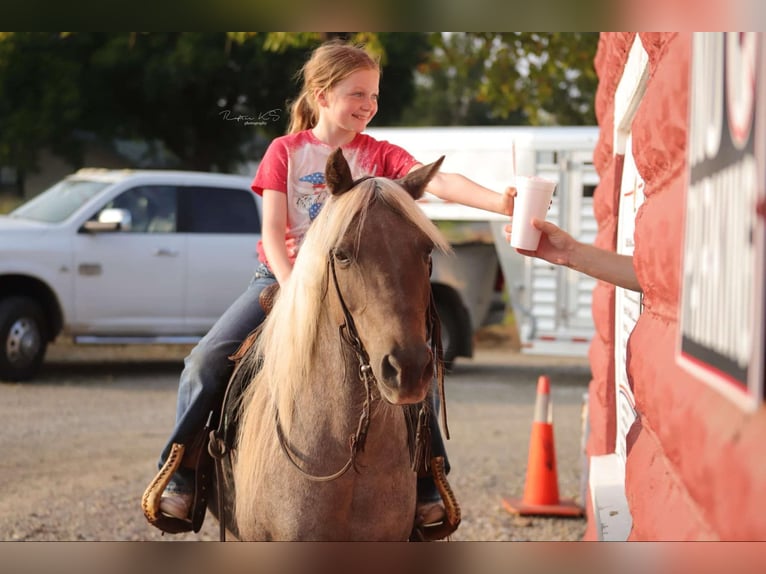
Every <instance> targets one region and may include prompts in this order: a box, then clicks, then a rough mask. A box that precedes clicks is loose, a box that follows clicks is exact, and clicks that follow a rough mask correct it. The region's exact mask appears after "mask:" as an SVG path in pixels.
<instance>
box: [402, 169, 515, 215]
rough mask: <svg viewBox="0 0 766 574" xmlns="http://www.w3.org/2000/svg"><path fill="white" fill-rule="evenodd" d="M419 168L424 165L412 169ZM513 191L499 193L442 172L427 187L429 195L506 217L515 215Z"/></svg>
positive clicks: (458, 175) (453, 174) (509, 188)
mask: <svg viewBox="0 0 766 574" xmlns="http://www.w3.org/2000/svg"><path fill="white" fill-rule="evenodd" d="M419 167H422V164H415V166H413V168H412V169H413V170H414V169H417V168H419ZM410 171H412V170H410ZM511 189H513V188H511V187H508V188H506V189H505V190H504V191H503V193H497V192H495V191H492V190H491V189H489V188H487V187H484V186H482V185H479V184H478V183H476V182H475V181H471V180H470V179H468V178H467V177H465V176H463V175H460V174H458V173H444V172H441V171H440V172H437V173H436V175H435V176H434V177H433V179H431V181H430V182H429V183H428V186H426V191H427V192H428V193H433V194H434V195H435V196H436V197H438V198H440V199H443V200H444V201H452V202H455V203H461V204H463V205H467V206H468V207H476V208H478V209H484V210H485V211H494V212H495V213H502V214H504V215H511V214H512V213H513V195H512V194H511Z"/></svg>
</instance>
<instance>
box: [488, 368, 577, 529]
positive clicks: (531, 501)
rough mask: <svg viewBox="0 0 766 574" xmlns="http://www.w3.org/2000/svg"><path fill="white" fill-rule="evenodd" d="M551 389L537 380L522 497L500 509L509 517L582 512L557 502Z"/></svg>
mask: <svg viewBox="0 0 766 574" xmlns="http://www.w3.org/2000/svg"><path fill="white" fill-rule="evenodd" d="M550 387H551V383H550V380H549V379H548V377H546V376H545V375H543V376H541V377H540V378H538V380H537V402H536V403H535V420H534V422H533V423H532V435H531V436H530V439H529V458H528V460H527V479H526V484H525V485H524V498H521V499H519V498H503V507H504V508H505V509H506V510H507V511H508V512H510V513H512V514H521V515H530V514H534V515H543V516H545V515H549V516H582V514H583V509H582V508H581V507H580V506H578V505H577V504H576V503H575V502H574V501H573V500H560V499H559V484H558V474H557V472H556V448H555V445H554V444H553V422H552V419H553V415H552V409H551V402H550V391H551V389H550Z"/></svg>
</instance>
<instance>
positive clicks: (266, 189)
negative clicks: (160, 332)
mask: <svg viewBox="0 0 766 574" xmlns="http://www.w3.org/2000/svg"><path fill="white" fill-rule="evenodd" d="M301 74H302V76H303V88H302V90H301V93H300V95H299V96H298V98H297V100H296V101H295V102H294V103H293V104H292V107H291V110H290V112H291V116H290V126H289V130H288V132H289V133H288V135H285V136H282V137H278V138H276V139H275V140H274V141H273V142H272V143H271V144H270V146H269V148H268V149H267V150H266V154H265V155H264V157H263V160H262V162H261V164H260V166H259V168H258V172H257V173H256V175H255V179H254V180H253V184H252V189H253V191H254V192H255V193H258V194H261V195H262V196H263V229H262V240H261V242H260V243H259V244H258V257H259V260H260V262H261V263H260V266H259V267H258V268H257V270H256V272H255V276H254V279H253V281H252V282H251V284H250V286H249V288H248V289H247V290H246V291H245V293H243V294H242V295H241V296H240V297H239V299H237V301H235V302H234V303H233V304H232V306H231V307H230V308H229V309H228V310H227V311H226V312H225V313H224V314H223V315H222V316H221V318H220V319H219V320H218V321H217V322H216V324H215V325H214V326H213V327H212V329H211V330H210V332H209V333H208V334H207V335H206V336H205V337H204V338H203V339H202V340H201V341H200V342H199V344H198V345H197V346H196V347H195V348H194V349H193V350H192V352H191V353H190V354H189V356H188V357H187V358H186V360H185V368H184V371H183V373H182V374H181V379H180V383H179V392H178V406H177V419H176V427H175V430H174V431H173V434H172V435H171V437H170V440H169V441H168V443H167V445H166V447H165V449H164V450H163V452H162V454H161V457H160V466H162V464H164V462H165V460H166V459H167V457H168V454H169V452H170V448H171V446H172V444H173V443H179V444H189V443H190V441H191V440H192V438H193V437H194V436H195V434H196V433H198V431H199V430H200V429H202V428H203V426H204V424H205V421H206V420H207V417H208V415H209V413H210V411H211V410H213V409H214V408H216V406H217V405H218V404H219V403H220V401H221V400H222V396H223V392H224V390H225V387H226V382H227V381H228V379H229V376H230V375H231V371H232V367H233V365H232V363H231V361H230V360H229V359H228V357H229V356H230V355H231V354H232V353H234V352H235V351H236V349H237V347H238V346H239V344H240V343H241V342H242V340H244V338H245V337H246V336H247V335H248V333H250V332H251V331H252V330H253V329H254V328H255V327H257V326H258V325H259V324H260V323H261V322H262V321H263V319H264V312H263V310H262V309H261V307H260V304H259V299H258V298H259V295H260V293H261V291H262V290H263V289H264V288H265V287H267V286H268V285H270V284H271V283H274V282H275V281H278V282H279V283H285V282H286V281H289V279H290V273H291V271H292V266H293V263H294V262H295V257H296V255H297V253H298V250H299V249H300V245H301V241H302V240H303V237H304V235H305V233H306V230H307V229H308V227H309V225H310V224H311V220H312V219H313V218H314V217H316V215H317V213H318V212H319V209H320V208H321V206H322V204H323V202H324V201H325V184H324V168H325V164H326V161H327V157H328V156H329V154H330V152H331V151H333V150H334V149H336V148H337V147H341V148H342V149H343V155H344V156H345V158H346V160H347V161H348V163H349V166H350V167H351V172H352V176H353V177H354V178H359V177H362V176H364V175H373V176H380V177H388V178H391V179H396V178H399V177H402V176H404V175H406V174H407V173H408V172H409V171H411V170H413V169H416V168H417V167H419V166H420V165H421V164H420V163H419V162H418V161H417V160H416V159H415V158H413V157H412V156H411V155H410V154H409V153H407V152H406V151H405V150H404V149H402V148H400V147H398V146H395V145H392V144H390V143H388V142H384V141H377V140H375V139H373V138H372V137H370V136H368V135H365V134H363V133H362V132H363V131H364V129H365V128H366V127H367V124H369V122H370V120H372V118H373V117H375V114H376V113H377V111H378V83H379V80H380V67H379V64H378V62H377V61H376V60H375V59H373V58H372V57H371V56H370V54H368V53H367V52H366V51H365V50H364V49H363V48H362V47H359V46H352V45H349V44H345V43H342V42H338V41H331V42H327V43H325V44H323V45H321V46H320V47H319V48H317V49H316V50H315V51H314V52H313V54H312V56H311V57H310V59H309V60H308V61H307V62H306V64H305V65H304V66H303V68H302V70H301ZM427 191H428V192H430V193H433V194H434V195H436V196H438V197H441V198H442V199H445V200H449V201H456V202H460V203H463V204H466V205H470V206H472V207H478V208H481V209H485V210H490V211H495V212H498V213H508V214H510V213H511V212H512V209H513V205H512V201H513V199H512V197H511V195H510V193H509V192H510V190H506V193H504V194H498V193H495V192H494V191H492V190H489V189H487V188H484V187H481V186H479V185H478V184H476V183H474V182H472V181H470V180H468V179H467V178H465V177H463V176H461V175H457V174H445V173H441V172H439V173H437V175H436V176H435V177H434V178H433V179H432V180H431V182H430V184H429V186H428V187H427ZM431 419H434V424H432V429H431V433H432V436H433V437H434V444H433V446H432V449H433V455H434V456H439V455H441V456H445V460H446V453H444V446H443V443H442V439H441V434H440V432H439V426H438V424H437V423H436V422H435V419H436V417H431ZM447 468H449V466H448V465H447ZM192 487H193V476H189V475H188V474H185V473H184V472H183V471H179V472H177V473H176V474H175V475H174V477H173V479H172V480H171V482H170V483H169V485H168V487H167V489H166V490H165V493H164V495H163V496H162V499H161V503H160V510H161V512H163V513H164V514H167V515H169V516H172V517H176V518H180V519H187V517H188V514H189V509H190V508H189V507H190V505H191V500H192V495H191V494H190V493H191V492H192ZM418 500H419V505H418V513H417V514H418V516H417V517H416V521H417V522H418V523H420V524H429V523H432V522H438V521H440V520H441V519H442V518H443V515H444V509H443V507H442V505H441V502H440V497H439V494H438V491H436V489H435V486H434V484H433V481H431V480H430V478H429V479H421V480H420V481H419V484H418Z"/></svg>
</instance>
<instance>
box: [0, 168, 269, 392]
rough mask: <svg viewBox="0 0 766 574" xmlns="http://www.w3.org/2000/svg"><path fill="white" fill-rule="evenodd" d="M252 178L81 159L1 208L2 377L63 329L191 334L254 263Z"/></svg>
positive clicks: (92, 336)
mask: <svg viewBox="0 0 766 574" xmlns="http://www.w3.org/2000/svg"><path fill="white" fill-rule="evenodd" d="M250 181H251V180H250V178H248V177H239V176H232V175H222V174H205V173H195V172H180V171H159V170H147V171H132V170H125V171H107V170H92V169H83V170H80V171H78V172H77V173H76V174H73V175H71V176H69V177H67V178H65V179H63V180H62V181H60V182H58V183H57V184H56V185H54V186H53V187H52V188H50V189H48V190H46V191H45V192H43V193H41V194H40V195H38V196H36V197H35V198H33V199H32V200H30V201H29V202H27V203H25V204H24V205H22V206H20V207H19V208H18V209H16V210H15V211H13V212H12V213H11V214H10V215H8V216H0V380H16V381H18V380H25V379H29V378H31V377H33V376H34V374H35V373H36V372H37V370H38V368H39V367H40V365H41V363H42V360H43V357H44V354H45V350H46V346H47V344H48V343H49V342H51V341H53V340H54V339H55V338H56V337H57V336H59V335H60V334H61V335H66V336H69V337H72V338H73V340H74V341H75V342H78V343H151V342H157V343H186V342H194V341H196V340H198V339H199V337H201V336H202V335H204V334H205V332H207V330H208V329H209V328H210V326H211V325H212V324H213V323H214V322H215V321H216V319H217V318H218V317H219V316H220V314H221V313H222V312H223V311H224V310H225V309H226V308H227V307H228V305H229V304H231V302H232V301H233V300H234V299H235V298H236V297H237V296H238V295H239V294H240V293H241V292H242V291H243V290H244V289H245V288H246V287H247V284H248V282H249V281H250V278H251V277H252V273H253V270H254V269H255V267H256V264H257V256H256V250H255V247H256V243H257V241H258V239H259V237H260V229H261V219H260V201H261V200H260V197H259V196H257V195H256V194H254V193H252V192H251V191H250Z"/></svg>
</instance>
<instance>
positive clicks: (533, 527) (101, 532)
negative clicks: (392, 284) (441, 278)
mask: <svg viewBox="0 0 766 574" xmlns="http://www.w3.org/2000/svg"><path fill="white" fill-rule="evenodd" d="M484 336H485V339H484V340H482V341H481V344H480V348H479V350H478V351H477V354H476V356H475V357H474V358H473V359H471V360H465V359H459V360H458V361H457V363H456V366H455V369H454V371H453V373H451V374H450V375H449V376H448V378H447V400H448V414H449V424H450V431H451V433H452V440H450V441H449V442H448V443H447V449H448V452H449V455H450V460H451V463H452V467H453V472H452V473H451V475H450V482H451V483H452V486H453V489H454V490H455V493H456V495H457V497H458V500H459V501H460V504H461V507H462V510H463V522H462V524H461V526H460V528H459V529H458V531H457V532H456V534H455V536H454V537H453V539H454V540H506V541H518V540H579V539H580V538H581V537H582V534H583V532H584V530H585V520H584V519H555V518H547V517H518V516H514V515H511V514H509V513H508V512H507V511H505V510H504V509H503V508H502V504H501V500H502V498H503V497H509V496H520V495H521V494H522V493H523V489H524V481H525V469H526V462H527V454H528V443H529V431H530V428H531V420H532V414H533V410H534V401H535V388H536V380H537V377H538V375H539V374H542V373H547V374H549V376H551V380H552V383H553V387H552V391H551V397H552V400H553V404H554V420H555V429H556V430H555V438H556V451H557V460H558V478H559V490H560V493H561V496H562V497H569V498H573V499H575V500H576V501H579V502H580V503H582V460H583V459H582V454H581V434H582V403H583V394H584V392H585V391H586V389H587V384H588V381H589V379H590V372H589V368H588V364H587V361H585V360H583V359H567V358H545V359H542V360H541V358H539V357H527V356H525V355H520V354H519V353H517V352H515V351H514V350H513V348H512V347H513V342H512V337H507V336H506V337H502V336H501V335H500V334H498V333H495V334H485V335H484ZM188 350H189V347H188V346H162V347H159V346H155V347H144V348H137V347H73V346H72V345H68V344H57V345H55V346H53V347H52V348H51V349H50V352H49V354H48V357H47V360H46V364H45V366H44V369H43V372H42V373H41V375H40V377H38V379H37V380H35V381H33V382H30V383H25V384H8V383H0V420H2V421H3V431H2V433H0V452H2V457H0V540H4V541H14V540H16V541H21V540H37V541H42V540H56V541H61V540H65V541H77V540H117V541H130V540H147V541H149V540H166V541H170V540H217V539H218V529H217V523H216V522H215V520H213V519H212V518H208V520H206V522H205V524H204V526H203V528H202V530H201V531H200V532H199V533H197V534H184V535H178V536H170V535H165V536H164V537H163V536H162V535H161V533H160V532H159V531H158V530H156V529H154V528H152V527H151V526H149V525H148V524H147V523H146V521H145V520H144V518H143V516H142V515H141V511H140V507H139V499H140V496H141V493H142V492H143V490H144V488H145V486H146V485H147V484H148V482H149V481H150V480H151V478H152V476H153V474H154V472H155V466H154V465H155V461H156V458H157V455H158V453H159V450H160V448H161V447H162V445H163V443H164V441H165V439H166V437H167V436H168V434H169V432H170V430H171V425H172V422H173V417H174V412H175V394H176V388H177V383H178V375H179V373H180V370H181V368H182V363H181V360H182V358H183V357H184V356H185V354H186V353H187V352H188Z"/></svg>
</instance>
